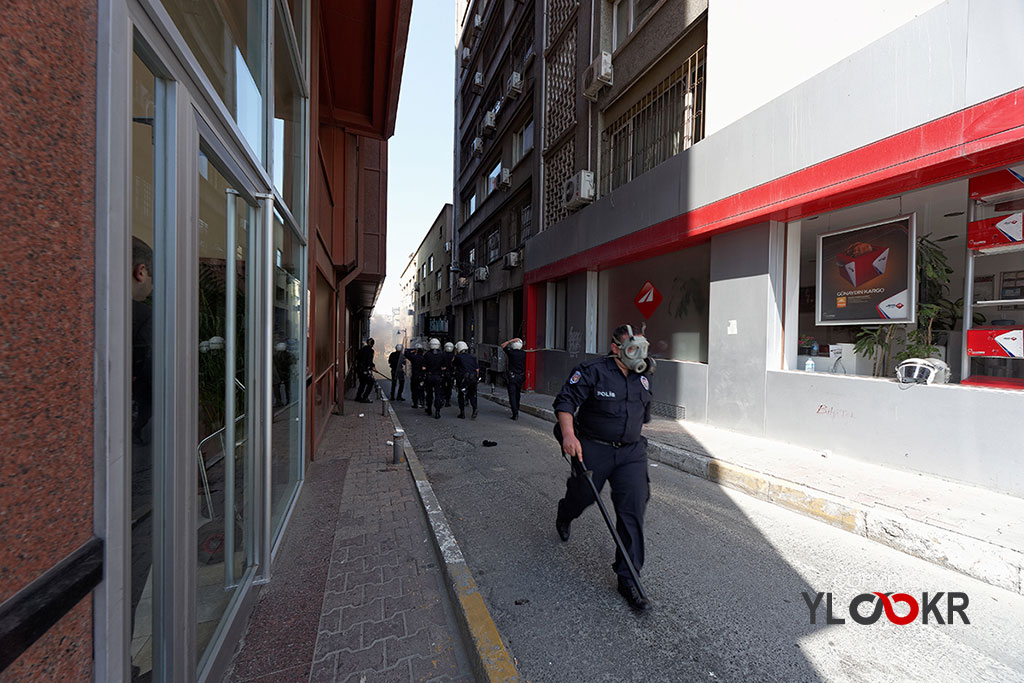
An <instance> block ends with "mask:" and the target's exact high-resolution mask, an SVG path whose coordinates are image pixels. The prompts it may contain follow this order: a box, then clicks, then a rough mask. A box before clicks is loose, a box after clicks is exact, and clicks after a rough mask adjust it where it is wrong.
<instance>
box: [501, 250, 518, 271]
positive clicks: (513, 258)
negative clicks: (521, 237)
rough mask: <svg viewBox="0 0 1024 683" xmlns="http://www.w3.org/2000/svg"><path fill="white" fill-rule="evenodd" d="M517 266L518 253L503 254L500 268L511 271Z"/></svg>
mask: <svg viewBox="0 0 1024 683" xmlns="http://www.w3.org/2000/svg"><path fill="white" fill-rule="evenodd" d="M518 265H519V252H518V251H510V252H508V253H507V254H505V260H504V261H502V264H501V267H502V268H504V269H505V270H512V269H513V268H515V267H516V266H518Z"/></svg>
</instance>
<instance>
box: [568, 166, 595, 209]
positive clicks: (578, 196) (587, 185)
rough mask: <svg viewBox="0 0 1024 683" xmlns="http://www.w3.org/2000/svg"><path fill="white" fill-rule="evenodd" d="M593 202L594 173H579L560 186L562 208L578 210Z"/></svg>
mask: <svg viewBox="0 0 1024 683" xmlns="http://www.w3.org/2000/svg"><path fill="white" fill-rule="evenodd" d="M592 201H594V173H593V171H580V172H579V173H577V174H576V175H574V176H572V177H571V178H569V179H568V180H566V181H565V183H564V184H563V185H562V206H564V207H565V208H566V209H578V208H580V207H581V206H586V205H587V204H589V203H590V202H592Z"/></svg>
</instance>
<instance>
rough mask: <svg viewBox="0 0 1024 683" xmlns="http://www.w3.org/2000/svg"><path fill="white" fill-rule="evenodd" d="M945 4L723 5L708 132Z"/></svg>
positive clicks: (719, 4)
mask: <svg viewBox="0 0 1024 683" xmlns="http://www.w3.org/2000/svg"><path fill="white" fill-rule="evenodd" d="M941 2H942V0H900V2H892V1H891V0H859V1H858V2H856V3H843V2H822V1H821V0H787V2H783V3H779V2H750V0H715V2H714V3H712V9H711V12H710V13H709V16H708V62H707V64H708V66H707V103H708V106H707V119H706V132H707V133H708V134H711V133H713V132H715V131H717V130H721V129H722V128H724V127H725V126H727V125H729V124H730V123H732V122H733V121H736V120H737V119H739V118H741V117H743V116H745V115H746V114H749V113H750V112H752V111H753V110H754V109H757V108H758V107H760V106H761V105H763V104H765V103H767V102H770V101H771V100H773V99H775V98H776V97H778V96H779V95H781V94H782V93H784V92H786V91H787V90H789V89H791V88H793V87H795V86H796V85H798V84H800V83H802V82H804V81H806V80H807V79H808V78H811V77H812V76H814V75H816V74H818V73H820V72H822V71H824V70H825V69H826V68H828V67H830V66H832V65H833V64H835V63H836V62H838V61H840V60H842V59H843V58H845V57H847V56H848V55H850V54H852V53H853V52H856V51H857V50H860V49H861V48H863V47H864V46H866V45H868V44H869V43H872V42H874V41H876V40H878V39H879V38H881V37H882V36H884V35H885V34H887V33H889V32H891V31H892V30H894V29H896V28H898V27H899V26H902V25H903V24H906V23H907V22H908V21H911V20H913V19H915V18H917V17H918V16H920V15H921V14H923V13H924V12H926V11H928V10H930V9H932V8H934V7H935V6H936V5H939V4H940V3H941ZM794 17H799V21H794ZM809 29H810V30H809Z"/></svg>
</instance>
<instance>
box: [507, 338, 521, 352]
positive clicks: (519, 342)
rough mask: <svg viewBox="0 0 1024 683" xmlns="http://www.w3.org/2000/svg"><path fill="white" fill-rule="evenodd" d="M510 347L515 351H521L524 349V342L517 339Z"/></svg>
mask: <svg viewBox="0 0 1024 683" xmlns="http://www.w3.org/2000/svg"><path fill="white" fill-rule="evenodd" d="M510 346H511V347H512V348H513V349H515V350H516V351H518V350H519V349H521V348H523V340H522V339H516V340H515V341H514V342H512V343H511V344H510Z"/></svg>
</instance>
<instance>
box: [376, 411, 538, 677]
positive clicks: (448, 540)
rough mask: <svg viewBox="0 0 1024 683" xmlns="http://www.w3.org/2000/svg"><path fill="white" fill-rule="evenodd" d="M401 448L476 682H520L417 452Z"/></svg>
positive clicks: (408, 446) (409, 444) (395, 417)
mask: <svg viewBox="0 0 1024 683" xmlns="http://www.w3.org/2000/svg"><path fill="white" fill-rule="evenodd" d="M388 412H389V413H390V414H391V422H392V423H393V424H394V425H395V429H401V430H403V431H405V430H404V428H403V427H402V423H401V422H400V421H399V419H398V414H397V413H395V409H394V408H393V407H391V406H390V405H388ZM402 445H403V448H404V450H405V459H406V462H407V463H408V465H409V472H410V474H412V478H413V481H414V482H415V483H416V491H417V492H418V493H419V496H420V502H421V503H422V504H423V511H424V512H425V513H426V515H427V521H428V522H429V523H430V531H431V537H432V538H433V540H434V548H435V549H436V550H437V554H438V556H439V557H440V558H441V560H442V564H443V566H444V573H445V577H446V578H447V581H446V585H447V586H448V594H449V597H450V598H451V599H452V601H453V602H454V603H455V606H456V607H457V609H456V612H457V613H458V615H459V617H460V619H459V621H460V623H459V625H460V626H461V627H462V631H463V635H464V636H465V638H466V640H467V642H468V643H469V644H471V646H472V647H471V648H470V653H469V654H470V658H471V659H472V662H471V664H472V666H473V669H474V672H475V673H476V675H477V680H481V681H489V682H491V683H498V682H499V681H502V682H505V683H513V682H517V681H519V680H520V678H519V672H518V671H517V670H516V667H515V659H514V658H513V657H512V655H511V654H510V653H509V651H508V648H506V647H505V643H504V641H503V640H502V639H501V634H500V633H499V632H498V626H497V625H496V624H495V623H494V619H492V618H491V613H490V612H489V611H488V610H487V605H486V604H485V603H484V599H483V597H482V596H481V595H480V591H479V589H478V588H477V585H476V581H475V580H474V579H473V573H472V572H471V571H470V570H469V567H468V566H467V565H466V560H465V558H464V557H463V555H462V549H461V548H460V547H459V543H458V541H456V540H455V534H453V533H452V530H451V527H450V526H448V520H447V518H446V517H445V515H444V510H442V509H441V504H440V503H439V502H438V500H437V496H436V495H435V494H434V489H433V487H432V486H431V485H430V481H429V480H428V479H427V474H426V472H425V471H424V469H423V466H422V465H421V464H420V460H419V458H418V457H417V456H416V451H415V450H413V447H412V442H410V441H409V437H408V435H407V436H406V437H405V439H404V443H403V444H402Z"/></svg>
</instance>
